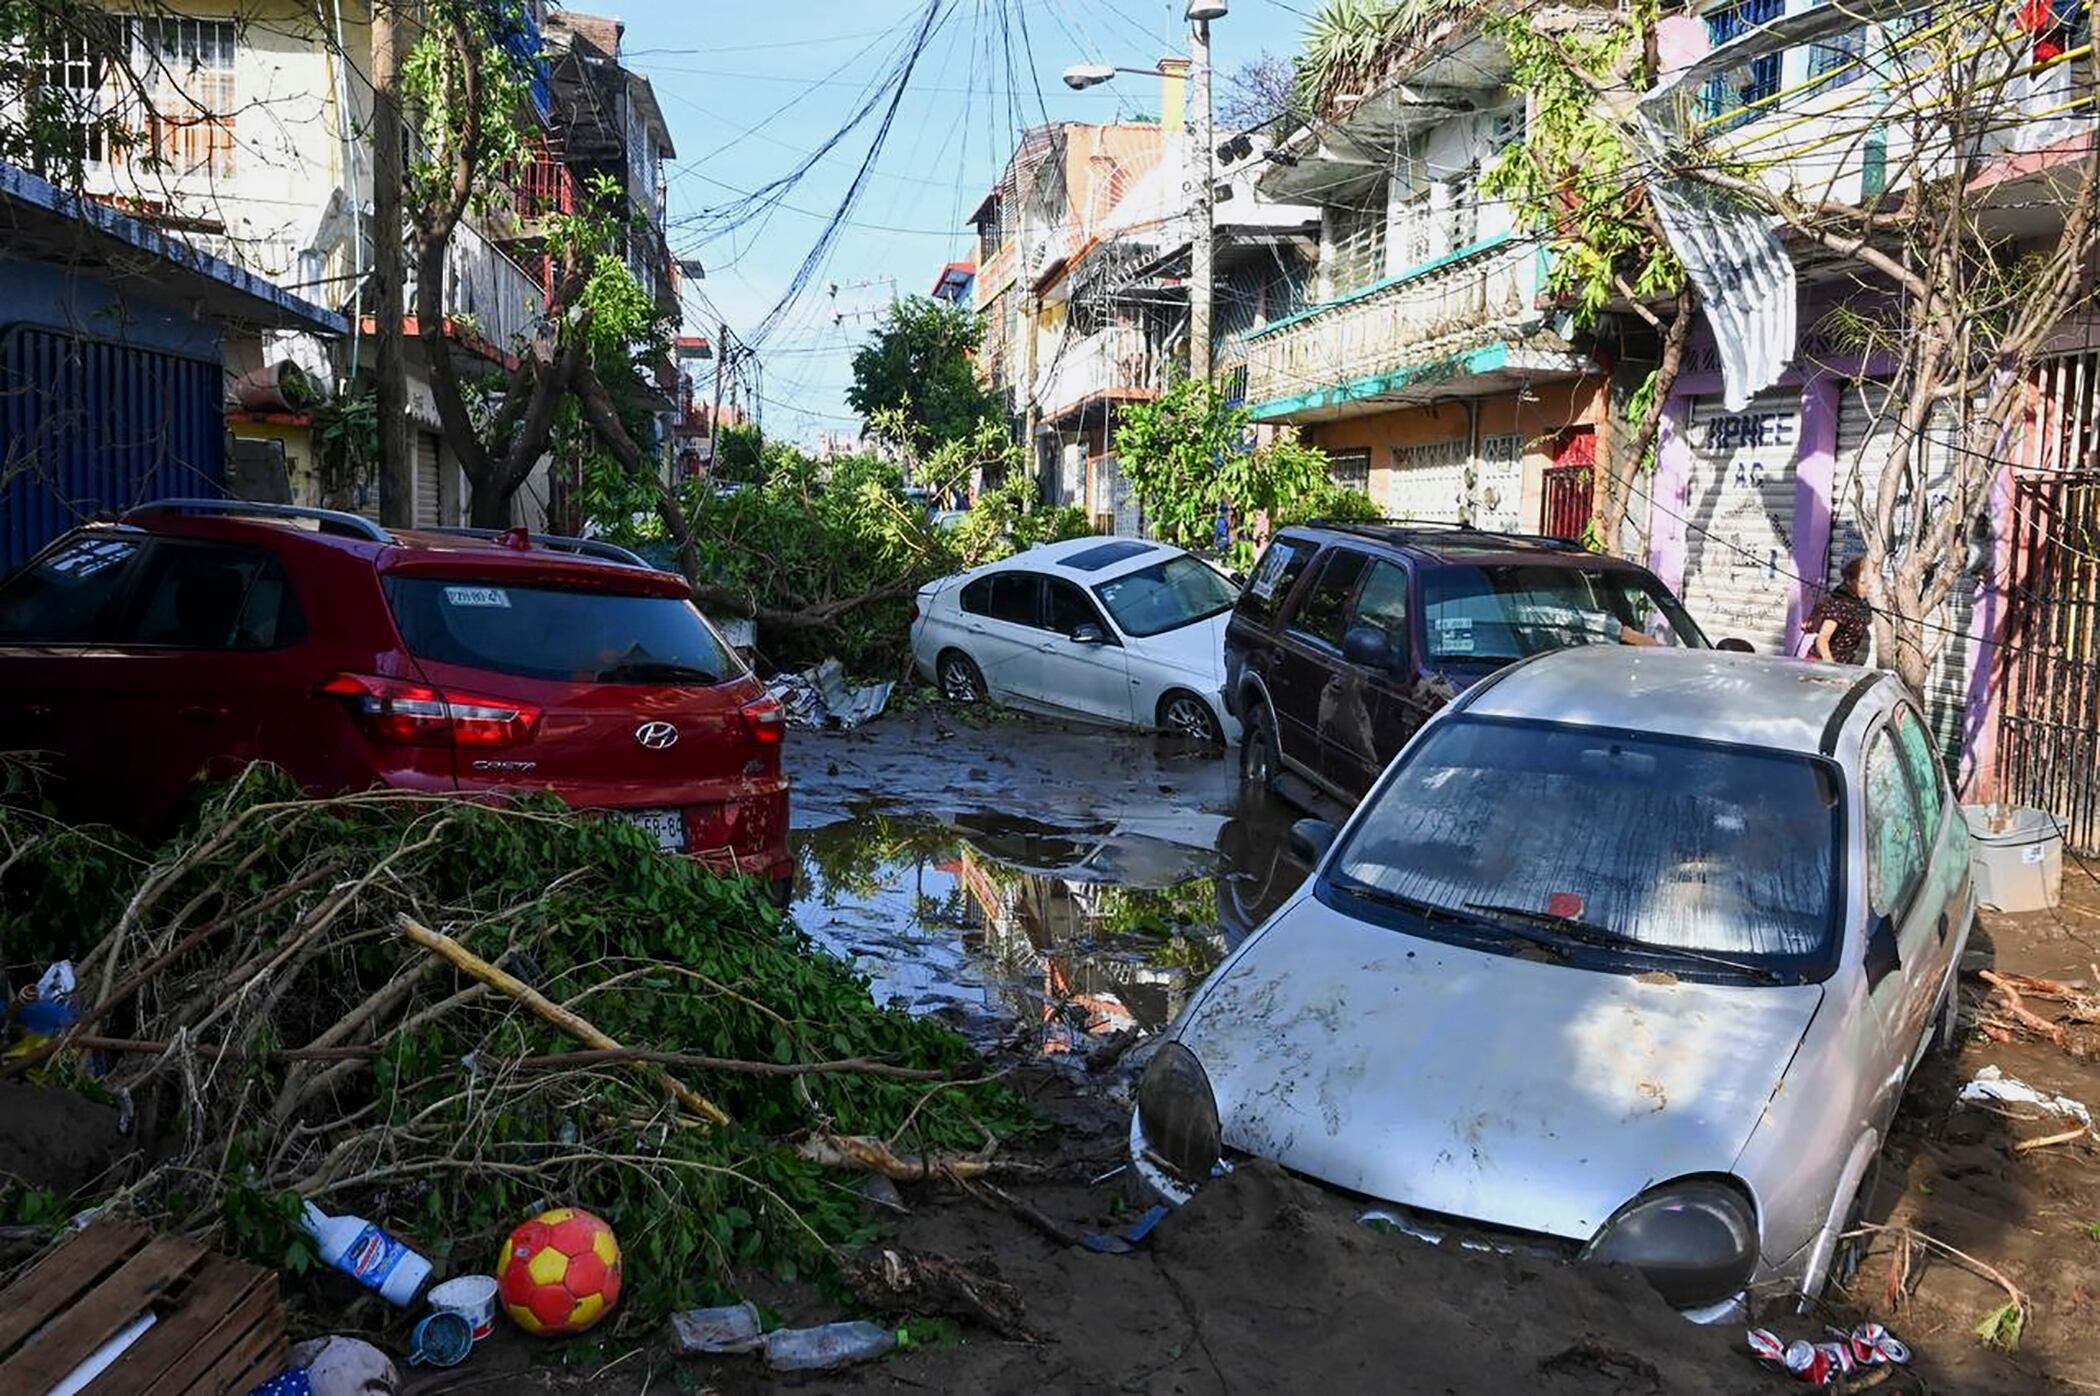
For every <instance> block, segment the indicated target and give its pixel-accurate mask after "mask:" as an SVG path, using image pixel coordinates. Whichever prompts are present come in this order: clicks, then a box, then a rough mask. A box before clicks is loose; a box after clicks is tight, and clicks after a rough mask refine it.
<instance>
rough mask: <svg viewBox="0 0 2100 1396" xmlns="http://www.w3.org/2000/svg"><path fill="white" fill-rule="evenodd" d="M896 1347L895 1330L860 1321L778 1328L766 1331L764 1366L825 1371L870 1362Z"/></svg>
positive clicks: (801, 1370)
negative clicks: (893, 1331)
mask: <svg viewBox="0 0 2100 1396" xmlns="http://www.w3.org/2000/svg"><path fill="white" fill-rule="evenodd" d="M896 1346H897V1335H896V1334H895V1333H892V1332H891V1331H890V1330H889V1329H887V1328H884V1327H883V1326H882V1325H881V1324H878V1323H866V1322H862V1321H860V1320H853V1321H851V1322H847V1323H827V1324H824V1325H823V1326H822V1327H820V1328H780V1329H775V1330H774V1331H773V1332H771V1333H768V1334H766V1343H765V1347H766V1365H767V1366H768V1367H771V1368H772V1369H773V1370H774V1371H776V1372H826V1371H830V1370H831V1369H832V1368H834V1367H850V1366H852V1365H853V1364H854V1363H856V1362H873V1361H874V1360H875V1359H876V1358H878V1357H883V1356H886V1355H888V1354H889V1353H890V1352H891V1351H892V1350H894V1349H895V1348H896Z"/></svg>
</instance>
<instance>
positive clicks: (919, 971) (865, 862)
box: [795, 808, 1305, 1053]
mask: <svg viewBox="0 0 2100 1396" xmlns="http://www.w3.org/2000/svg"><path fill="white" fill-rule="evenodd" d="M795 842H796V851H797V855H798V857H799V859H800V861H801V866H802V880H801V883H800V886H799V896H798V898H797V901H796V903H795V919H796V921H797V922H798V923H799V924H800V925H801V927H802V928H803V930H805V931H806V932H808V934H809V935H810V936H811V938H812V939H814V940H815V941H816V942H817V944H819V945H820V946H822V947H824V948H825V949H827V950H829V951H831V952H832V953H834V954H837V955H842V956H845V957H847V958H849V959H852V960H853V961H854V962H855V964H856V965H857V966H858V967H859V968H860V969H861V971H862V972H863V973H865V974H867V975H868V976H869V978H870V979H871V980H872V981H873V984H874V989H875V996H876V997H877V998H878V999H880V1000H884V1001H889V1000H899V1001H901V1002H902V1003H903V1004H904V1005H905V1006H906V1007H907V1008H909V1009H910V1011H912V1012H914V1013H928V1014H939V1015H940V1016H942V1017H945V1018H948V1019H950V1020H951V1021H953V1022H954V1023H955V1024H956V1025H957V1026H958V1027H961V1028H962V1029H964V1030H965V1031H966V1032H969V1033H971V1034H972V1035H973V1036H977V1037H980V1038H989V1037H991V1036H994V1035H997V1034H999V1033H1001V1032H1004V1031H1006V1030H1008V1029H1009V1028H1013V1027H1024V1026H1025V1027H1027V1028H1030V1029H1032V1030H1034V1031H1035V1033H1036V1035H1037V1038H1038V1040H1039V1041H1040V1043H1041V1047H1042V1050H1043V1051H1045V1052H1050V1053H1067V1052H1075V1051H1076V1052H1084V1051H1086V1050H1087V1049H1088V1048H1089V1046H1090V1045H1091V1044H1093V1043H1096V1042H1099V1041H1101V1040H1103V1039H1105V1038H1107V1037H1109V1036H1111V1035H1113V1034H1115V1033H1118V1032H1121V1031H1124V1030H1129V1029H1134V1030H1136V1031H1138V1032H1141V1033H1151V1032H1156V1031H1158V1030H1160V1029H1161V1028H1164V1027H1166V1026H1167V1025H1168V1024H1169V1023H1170V1022H1172V1021H1173V1019H1174V1016H1175V1015H1176V1014H1177V1013H1179V1012H1180V1011H1181V1008H1182V1006H1183V1004H1184V1003H1185V1002H1186V1001H1187V998H1188V995H1189V994H1190V993H1191V992H1192V991H1193V990H1194V989H1195V988H1196V986H1197V985H1199V984H1201V983H1202V982H1203V976H1204V975H1206V974H1208V973H1209V972H1210V970H1211V968H1212V967H1213V966H1215V965H1216V964H1217V962H1218V961H1219V960H1220V959H1222V958H1223V957H1224V956H1225V954H1226V952H1227V951H1228V950H1230V949H1231V947H1233V946H1234V945H1237V944H1238V943H1239V942H1240V940H1241V939H1243V938H1244V937H1245V936H1246V935H1247V934H1248V933H1249V932H1250V931H1252V930H1253V929H1254V928H1255V927H1256V926H1257V925H1259V924H1260V922H1261V919H1262V918H1263V917H1265V916H1266V915H1267V914H1268V913H1269V912H1270V911H1271V910H1273V909H1274V908H1275V907H1276V906H1277V905H1278V904H1280V903H1281V902H1282V900H1283V899H1284V897H1286V896H1287V895H1289V894H1290V892H1292V891H1293V890H1294V889H1295V888H1296V887H1297V885H1298V883H1299V881H1300V880H1302V878H1303V877H1304V872H1305V870H1304V868H1303V867H1301V866H1298V865H1296V864H1295V863H1293V862H1292V861H1291V860H1290V859H1289V857H1288V855H1287V854H1285V853H1283V851H1282V850H1283V848H1284V847H1285V845H1286V842H1287V840H1286V839H1285V838H1284V837H1283V834H1282V830H1281V827H1280V826H1278V825H1276V824H1275V823H1274V821H1273V820H1272V819H1268V818H1253V817H1249V818H1227V817H1225V816H1221V815H1201V814H1190V813H1177V814H1173V815H1159V816H1147V817H1133V818H1125V819H1118V820H1113V821H1109V820H1104V821H1099V822H1090V823H1082V824H1078V825H1071V824H1065V825H1053V824H1047V823H1042V822H1038V821H1035V820H1030V819H1024V818H1017V817H1014V816H1011V815H1003V814H998V813H995V812H990V811H983V812H970V813H966V814H962V815H958V816H956V817H954V818H952V819H946V820H943V819H938V818H935V817H932V816H930V815H912V816H906V817H896V818H893V817H886V816H883V815H881V814H878V813H876V812H875V811H873V810H872V809H869V808H862V809H860V810H857V811H856V812H855V813H854V815H853V816H852V817H851V818H848V819H845V820H842V821H840V822H838V823H835V824H830V825H826V826H824V827H822V828H818V829H809V830H802V831H798V832H797V834H796V836H795Z"/></svg>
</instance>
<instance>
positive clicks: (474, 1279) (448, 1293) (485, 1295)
mask: <svg viewBox="0 0 2100 1396" xmlns="http://www.w3.org/2000/svg"><path fill="white" fill-rule="evenodd" d="M425 1297H426V1298H427V1299H429V1301H430V1307H431V1308H433V1309H441V1310H449V1311H450V1312H452V1313H456V1314H458V1315H459V1316H460V1317H462V1318H464V1319H465V1320H466V1321H467V1326H468V1328H469V1329H471V1330H472V1332H473V1334H474V1341H475V1342H477V1343H478V1342H480V1341H481V1340H482V1339H483V1338H486V1337H487V1336H488V1335H489V1334H490V1333H492V1332H494V1331H495V1328H496V1277H495V1276H494V1275H461V1276H459V1277H458V1278H456V1279H450V1280H447V1281H445V1282H444V1283H443V1284H441V1285H436V1286H434V1287H432V1289H431V1291H430V1293H429V1294H428V1295H426V1296H425Z"/></svg>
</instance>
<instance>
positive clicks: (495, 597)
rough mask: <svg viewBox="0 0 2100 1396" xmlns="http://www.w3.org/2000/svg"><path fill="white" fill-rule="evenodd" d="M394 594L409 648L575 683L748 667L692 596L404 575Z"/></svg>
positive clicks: (667, 678) (670, 680)
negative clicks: (703, 615) (688, 598)
mask: <svg viewBox="0 0 2100 1396" xmlns="http://www.w3.org/2000/svg"><path fill="white" fill-rule="evenodd" d="M387 599H388V600H389V601H390V602H391V603H392V605H393V608H394V619H395V621H396V622H397V623H398V624H399V625H400V627H401V638H402V639H403V640H405V641H407V643H408V648H409V652H410V653H412V654H414V655H416V656H417V657H418V658H421V659H429V660H434V661H436V662H437V663H439V664H459V665H464V666H466V667H467V668H470V669H486V670H489V671H491V672H493V673H498V674H516V675H519V676H521V677H524V678H533V679H555V680H559V681H563V682H568V683H649V684H678V683H684V684H714V683H720V682H722V681H723V680H724V679H730V678H737V677H740V676H742V674H743V673H744V666H743V665H742V663H740V662H739V661H738V660H737V659H736V657H735V656H734V655H732V654H731V653H730V652H729V650H728V649H727V648H726V647H725V646H724V645H723V644H722V642H721V641H720V640H718V639H717V638H716V636H715V632H714V630H713V628H712V627H710V626H709V625H708V623H707V622H706V621H704V620H702V619H701V618H700V612H699V611H698V610H696V609H694V607H693V603H692V602H690V601H686V600H682V599H680V598H678V597H672V596H619V595H614V594H608V593H606V592H602V591H564V590H561V589H559V588H555V587H539V586H512V585H508V584H503V585H497V584H494V583H490V582H486V581H482V582H458V581H449V580H439V579H435V578H424V577H397V578H394V579H393V580H391V581H389V582H388V583H387Z"/></svg>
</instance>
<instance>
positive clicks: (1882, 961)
mask: <svg viewBox="0 0 2100 1396" xmlns="http://www.w3.org/2000/svg"><path fill="white" fill-rule="evenodd" d="M1864 967H1865V969H1866V971H1867V992H1869V993H1872V992H1873V991H1874V988H1875V986H1876V985H1878V984H1880V983H1881V981H1882V980H1884V979H1886V978H1888V977H1889V976H1890V975H1892V974H1894V973H1895V972H1896V971H1897V970H1899V969H1901V968H1903V958H1902V956H1901V955H1900V954H1899V953H1898V952H1897V949H1896V919H1895V918H1894V917H1893V916H1887V915H1882V916H1876V917H1875V918H1874V920H1873V923H1872V924H1871V925H1870V926H1868V928H1867V954H1866V963H1865V966H1864Z"/></svg>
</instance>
